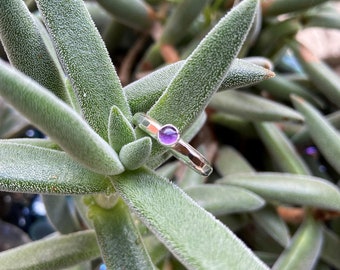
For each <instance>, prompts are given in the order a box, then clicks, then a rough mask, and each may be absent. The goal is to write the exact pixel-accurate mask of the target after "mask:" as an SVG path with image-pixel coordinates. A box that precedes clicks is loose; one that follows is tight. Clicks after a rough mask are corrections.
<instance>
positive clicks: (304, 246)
mask: <svg viewBox="0 0 340 270" xmlns="http://www.w3.org/2000/svg"><path fill="white" fill-rule="evenodd" d="M322 242H323V233H322V226H321V223H320V222H317V221H315V220H313V219H312V218H311V217H308V218H307V220H305V222H304V223H303V224H302V225H301V227H300V228H299V230H298V231H297V232H296V233H295V235H294V237H293V239H292V241H291V243H290V245H289V246H288V247H287V249H286V250H284V251H283V253H282V254H281V255H280V257H279V259H278V260H277V261H276V262H275V264H274V266H273V268H272V269H273V270H283V269H284V270H291V269H313V268H314V266H315V264H316V261H317V259H318V257H319V256H320V251H321V246H322Z"/></svg>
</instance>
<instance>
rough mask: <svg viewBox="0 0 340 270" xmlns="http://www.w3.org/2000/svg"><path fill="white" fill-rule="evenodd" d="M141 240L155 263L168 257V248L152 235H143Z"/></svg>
mask: <svg viewBox="0 0 340 270" xmlns="http://www.w3.org/2000/svg"><path fill="white" fill-rule="evenodd" d="M143 241H144V244H145V246H146V248H147V250H148V253H149V255H150V257H151V260H152V262H153V263H154V264H155V265H158V264H160V263H161V262H162V261H164V259H166V258H168V256H169V251H168V249H167V248H166V247H165V246H164V245H163V244H162V243H161V242H160V241H159V240H158V239H157V238H156V237H155V236H154V235H152V234H150V235H147V236H144V237H143Z"/></svg>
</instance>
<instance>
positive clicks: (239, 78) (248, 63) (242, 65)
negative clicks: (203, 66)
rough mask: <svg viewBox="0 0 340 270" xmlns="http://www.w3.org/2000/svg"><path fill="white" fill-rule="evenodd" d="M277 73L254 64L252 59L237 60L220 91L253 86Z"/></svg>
mask: <svg viewBox="0 0 340 270" xmlns="http://www.w3.org/2000/svg"><path fill="white" fill-rule="evenodd" d="M274 76H275V73H274V72H272V71H271V70H269V69H267V68H263V67H261V66H259V65H256V64H254V63H253V62H252V59H250V58H248V59H247V58H244V59H243V60H242V59H235V60H234V61H233V63H232V64H231V66H230V69H229V70H228V72H227V75H226V76H225V77H224V79H223V81H222V84H221V86H220V89H219V90H226V89H231V88H239V87H244V86H248V85H253V84H256V83H258V82H261V81H263V80H267V79H270V78H272V77H274Z"/></svg>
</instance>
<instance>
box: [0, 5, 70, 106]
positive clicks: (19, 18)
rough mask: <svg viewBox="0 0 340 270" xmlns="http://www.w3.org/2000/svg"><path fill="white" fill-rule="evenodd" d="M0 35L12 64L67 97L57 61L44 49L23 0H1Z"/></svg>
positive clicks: (61, 96) (35, 25)
mask: <svg viewBox="0 0 340 270" xmlns="http://www.w3.org/2000/svg"><path fill="white" fill-rule="evenodd" d="M0 38H1V43H2V44H3V46H4V48H5V51H6V54H7V56H8V58H9V60H10V62H11V64H12V65H13V66H14V67H16V68H17V69H19V70H21V71H22V72H23V73H25V74H26V75H28V76H29V77H31V78H33V79H34V80H36V81H37V82H39V83H40V84H42V85H43V86H45V87H46V88H47V89H49V90H50V91H52V92H53V93H54V94H56V95H57V96H58V97H59V98H61V99H63V100H64V101H67V100H68V96H67V93H66V90H65V84H64V78H63V72H62V71H61V68H60V66H59V63H56V62H55V61H54V59H53V56H52V55H51V54H50V52H49V51H48V49H47V47H46V45H45V43H44V40H43V38H42V36H41V34H40V32H39V28H38V25H37V23H36V22H35V20H34V19H33V17H32V15H31V14H30V12H29V10H28V8H27V7H26V5H25V3H24V2H23V1H21V0H3V1H1V5H0Z"/></svg>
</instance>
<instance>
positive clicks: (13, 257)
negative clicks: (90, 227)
mask: <svg viewBox="0 0 340 270" xmlns="http://www.w3.org/2000/svg"><path fill="white" fill-rule="evenodd" d="M97 257H100V251H99V248H98V245H97V241H96V235H95V234H94V232H93V231H82V232H77V233H73V234H69V235H65V236H56V237H53V238H48V239H43V240H39V241H35V242H34V243H30V244H26V245H23V246H20V247H17V248H13V249H10V250H7V251H4V252H1V253H0V265H1V268H2V269H6V270H31V269H34V270H46V269H49V270H54V269H64V268H66V267H70V266H72V265H75V264H78V263H81V262H84V261H88V260H92V259H95V258H97Z"/></svg>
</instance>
